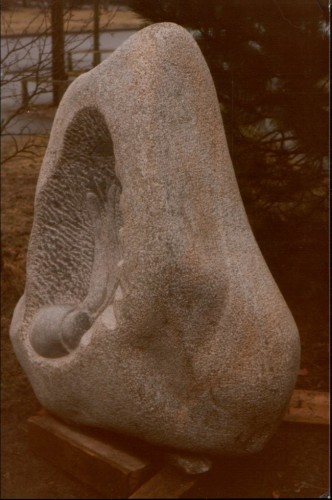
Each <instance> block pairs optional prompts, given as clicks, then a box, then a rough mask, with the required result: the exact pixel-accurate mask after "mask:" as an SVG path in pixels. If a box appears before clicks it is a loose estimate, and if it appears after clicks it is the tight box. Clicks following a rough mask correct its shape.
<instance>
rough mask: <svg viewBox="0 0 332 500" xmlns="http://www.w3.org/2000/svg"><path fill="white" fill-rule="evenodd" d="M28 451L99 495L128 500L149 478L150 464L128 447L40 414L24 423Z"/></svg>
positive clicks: (153, 469) (151, 472) (152, 466)
mask: <svg viewBox="0 0 332 500" xmlns="http://www.w3.org/2000/svg"><path fill="white" fill-rule="evenodd" d="M28 435H29V444H30V448H31V449H32V450H33V451H34V452H35V453H37V454H38V455H40V456H42V457H43V458H44V459H46V460H48V461H50V462H51V463H53V465H55V466H57V467H59V468H61V469H63V470H64V471H65V472H67V473H68V474H71V475H73V476H74V477H76V478H77V479H79V480H80V481H83V482H85V483H87V484H89V485H90V486H92V487H93V488H95V489H96V490H97V491H98V492H99V493H102V494H103V495H106V497H108V498H111V497H110V495H120V496H121V497H122V498H128V496H129V495H130V494H131V493H133V492H134V491H136V490H137V488H139V486H140V485H141V484H142V483H143V482H145V481H146V480H147V479H149V478H150V477H151V475H152V474H153V473H154V472H155V466H154V465H152V461H151V460H147V459H146V458H144V457H142V456H140V454H139V453H137V451H136V450H135V452H131V451H130V450H128V447H122V446H121V445H119V444H118V443H119V441H118V442H116V441H115V443H116V444H113V442H112V443H111V442H109V440H107V441H105V440H104V439H102V438H98V437H96V436H95V435H94V433H93V431H91V432H89V431H87V430H85V429H84V430H83V429H81V428H77V427H73V426H71V425H68V424H65V423H63V422H62V421H60V420H58V419H57V418H55V417H53V416H52V415H51V414H49V413H48V412H47V411H45V410H42V411H41V412H39V413H38V414H37V415H35V416H33V417H31V418H29V420H28Z"/></svg>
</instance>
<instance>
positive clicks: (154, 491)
mask: <svg viewBox="0 0 332 500" xmlns="http://www.w3.org/2000/svg"><path fill="white" fill-rule="evenodd" d="M196 477H197V476H189V475H188V474H184V473H181V472H179V471H177V470H176V469H174V468H172V467H164V468H163V469H162V470H161V471H160V472H158V474H156V475H155V476H153V477H152V478H151V479H149V480H148V481H147V482H146V483H145V484H143V485H142V486H141V487H140V488H139V489H138V490H137V491H135V493H133V494H132V495H131V496H130V497H129V498H180V497H181V495H183V494H184V493H186V492H187V491H188V490H190V488H192V487H193V486H194V484H195V482H196Z"/></svg>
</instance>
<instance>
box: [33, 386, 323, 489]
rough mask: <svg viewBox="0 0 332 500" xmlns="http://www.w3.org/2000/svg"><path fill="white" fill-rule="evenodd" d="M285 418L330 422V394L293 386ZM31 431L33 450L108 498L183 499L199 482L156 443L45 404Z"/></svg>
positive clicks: (302, 421) (299, 420)
mask: <svg viewBox="0 0 332 500" xmlns="http://www.w3.org/2000/svg"><path fill="white" fill-rule="evenodd" d="M284 420H286V421H291V422H295V423H310V424H313V423H314V424H328V422H329V397H328V394H327V393H323V392H317V391H294V394H293V396H292V399H291V401H290V404H289V407H288V411H287V412H286V414H285V418H284ZM28 434H29V443H30V448H31V449H32V450H33V451H34V452H35V453H37V454H38V455H40V456H42V457H43V458H44V459H46V460H48V461H50V462H52V463H53V464H54V465H55V466H57V467H59V468H62V469H64V471H65V472H67V473H69V474H71V475H72V476H74V477H75V478H76V479H78V480H79V481H80V482H84V483H86V484H89V485H90V486H92V487H93V488H94V489H95V490H96V491H98V492H99V493H101V494H102V495H104V496H105V497H108V498H112V496H113V498H114V497H121V498H180V497H181V496H182V495H184V494H185V493H186V492H188V491H189V490H190V489H191V488H192V487H193V486H194V484H195V481H196V479H195V476H190V475H187V474H184V473H181V472H179V471H177V470H176V469H175V468H173V467H171V466H167V465H165V464H164V463H163V462H162V460H161V456H162V453H161V451H160V449H158V448H157V447H153V446H150V445H148V444H146V443H144V442H142V441H139V440H136V439H134V438H128V437H125V436H121V437H120V436H119V435H116V434H114V433H110V432H105V431H97V430H95V429H89V428H85V427H84V428H83V427H76V426H73V425H69V424H67V423H64V422H62V421H61V420H59V419H58V418H55V417H54V416H52V415H51V414H50V413H48V412H47V411H46V410H44V409H42V410H40V411H39V412H38V413H37V415H35V416H33V417H31V418H29V420H28Z"/></svg>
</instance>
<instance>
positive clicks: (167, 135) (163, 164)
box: [11, 23, 299, 454]
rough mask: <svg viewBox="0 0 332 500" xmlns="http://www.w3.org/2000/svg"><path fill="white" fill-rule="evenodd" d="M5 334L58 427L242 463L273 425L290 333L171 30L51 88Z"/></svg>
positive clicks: (212, 114) (186, 45) (191, 59)
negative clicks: (17, 289) (91, 429)
mask: <svg viewBox="0 0 332 500" xmlns="http://www.w3.org/2000/svg"><path fill="white" fill-rule="evenodd" d="M11 338H12V342H13V345H14V348H15V352H16V354H17V357H18V359H19V361H20V363H21V364H22V366H23V368H24V369H25V370H26V372H27V374H28V377H29V379H30V381H31V384H32V386H33V388H34V391H35V393H36V395H37V397H38V398H39V400H40V402H41V404H42V405H44V406H45V407H47V408H48V409H50V410H51V411H53V412H55V413H56V414H58V415H60V416H62V417H64V418H66V419H70V420H73V421H76V422H80V423H84V424H88V425H95V426H100V427H105V428H112V429H116V430H118V431H121V432H125V433H130V434H133V435H136V436H139V437H142V438H144V439H146V440H148V441H151V442H154V443H159V444H163V445H167V446H171V447H175V448H180V449H186V450H192V451H195V452H201V451H205V452H211V453H232V454H238V453H239V454H242V453H250V452H254V451H256V450H259V449H260V448H261V447H262V446H263V445H264V443H265V442H266V441H267V440H268V438H269V437H270V436H271V435H272V433H273V432H274V430H275V429H276V426H277V425H278V422H279V420H280V418H281V415H282V413H283V410H284V408H285V406H286V404H287V402H288V399H289V397H290V394H291V392H292V389H293V387H294V384H295V379H296V375H297V371H298V363H299V340H298V333H297V329H296V325H295V323H294V321H293V318H292V316H291V314H290V312H289V310H288V307H287V305H286V304H285V302H284V299H283V297H282V296H281V294H280V292H279V290H278V288H277V286H276V284H275V282H274V280H273V278H272V276H271V274H270V272H269V270H268V268H267V266H266V264H265V262H264V259H263V257H262V255H261V253H260V250H259V248H258V246H257V244H256V242H255V239H254V237H253V234H252V232H251V229H250V226H249V224H248V220H247V217H246V214H245V211H244V208H243V204H242V201H241V198H240V195H239V191H238V187H237V183H236V180H235V176H234V172H233V167H232V163H231V160H230V156H229V152H228V148H227V143H226V139H225V135H224V129H223V124H222V120H221V116H220V112H219V105H218V101H217V97H216V93H215V89H214V85H213V82H212V79H211V76H210V73H209V70H208V68H207V66H206V63H205V61H204V59H203V57H202V54H201V52H200V50H199V49H198V47H197V45H196V43H195V42H194V40H193V39H192V37H191V36H190V35H189V34H188V33H187V32H186V31H185V30H184V29H182V28H180V27H178V26H176V25H174V24H169V23H165V24H156V25H153V26H150V27H148V28H146V29H144V30H142V31H140V32H139V33H138V34H136V35H134V36H133V37H131V38H130V39H129V40H128V41H127V42H126V43H124V44H123V45H122V46H121V47H120V48H119V49H118V50H117V51H116V52H115V53H114V54H113V55H112V56H111V57H109V58H108V59H107V60H106V61H105V62H103V63H102V64H101V65H99V66H97V67H96V68H95V69H93V70H92V71H90V72H89V73H87V74H85V75H82V76H81V77H80V78H78V79H77V80H76V81H75V82H74V83H73V84H72V85H71V86H70V88H69V89H68V91H67V92H66V94H65V96H64V98H63V100H62V102H61V105H60V107H59V109H58V112H57V115H56V118H55V122H54V125H53V129H52V133H51V138H50V142H49V146H48V149H47V153H46V155H45V159H44V163H43V167H42V170H41V173H40V177H39V181H38V186H37V192H36V199H35V219H34V225H33V229H32V233H31V239H30V245H29V252H28V263H27V279H26V289H25V293H24V296H23V297H22V298H21V300H20V301H19V303H18V305H17V307H16V310H15V314H14V317H13V321H12V326H11Z"/></svg>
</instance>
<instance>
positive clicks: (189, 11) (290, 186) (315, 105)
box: [127, 0, 329, 220]
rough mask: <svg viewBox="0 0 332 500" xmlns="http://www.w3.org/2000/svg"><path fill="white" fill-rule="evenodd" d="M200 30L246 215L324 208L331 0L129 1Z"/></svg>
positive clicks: (315, 212)
mask: <svg viewBox="0 0 332 500" xmlns="http://www.w3.org/2000/svg"><path fill="white" fill-rule="evenodd" d="M127 4H128V6H129V7H131V8H132V9H133V10H134V11H136V12H137V13H138V14H140V15H141V16H143V17H144V18H145V19H146V20H147V23H149V22H163V21H169V22H175V23H177V24H180V25H183V26H185V27H187V28H189V29H191V30H193V31H194V32H195V33H196V34H198V35H196V38H197V41H198V42H199V45H200V47H201V49H202V51H203V54H204V56H205V58H206V60H207V63H208V65H209V67H210V70H211V73H212V76H213V78H214V82H215V85H216V89H217V93H218V97H219V100H220V103H221V110H222V113H223V118H224V123H225V128H226V134H227V137H228V144H229V148H230V152H231V155H232V158H233V163H234V167H235V170H236V173H237V177H238V181H239V184H240V188H241V192H242V196H243V198H244V201H245V204H246V208H247V211H248V213H249V216H250V212H251V211H255V213H256V217H257V211H258V213H259V211H261V214H264V215H266V214H270V215H273V216H274V217H275V216H277V217H278V218H279V219H281V220H285V219H287V218H289V217H290V216H292V217H293V218H294V217H302V216H305V218H306V220H308V217H310V216H313V217H314V218H317V216H318V217H322V216H323V217H324V214H326V213H327V210H326V206H327V193H328V187H327V179H328V174H327V166H328V75H329V67H328V50H329V49H328V42H329V11H328V0H127Z"/></svg>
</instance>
